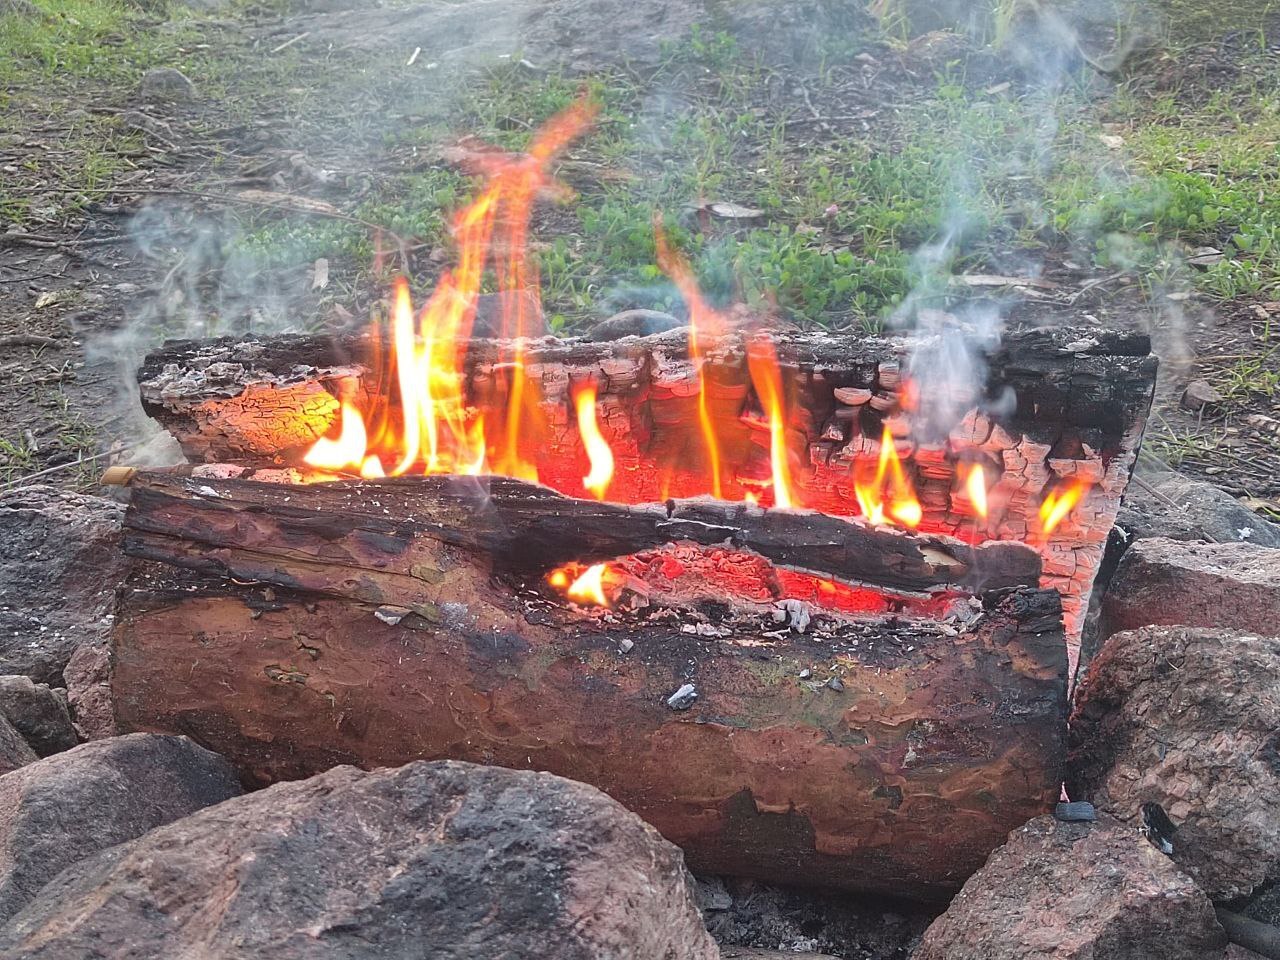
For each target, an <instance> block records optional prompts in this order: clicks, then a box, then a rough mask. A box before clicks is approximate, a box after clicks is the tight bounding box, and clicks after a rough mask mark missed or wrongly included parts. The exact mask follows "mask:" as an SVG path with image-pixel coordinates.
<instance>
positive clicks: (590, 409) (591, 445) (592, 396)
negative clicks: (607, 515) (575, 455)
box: [573, 383, 613, 500]
mask: <svg viewBox="0 0 1280 960" xmlns="http://www.w3.org/2000/svg"><path fill="white" fill-rule="evenodd" d="M573 403H574V406H575V407H576V408H577V413H578V433H579V434H581V435H582V445H583V446H584V447H585V448H586V451H587V459H588V460H589V461H590V463H591V470H590V472H588V473H587V475H586V476H585V477H583V478H582V486H583V487H584V488H586V489H587V490H589V491H590V492H591V494H592V496H594V497H595V498H596V499H597V500H603V499H604V498H605V494H606V493H607V492H608V490H609V484H610V483H612V482H613V451H612V450H611V449H609V443H608V441H607V440H605V438H604V435H603V434H601V433H600V424H599V422H598V420H597V416H596V385H595V384H594V383H588V384H585V385H583V386H582V387H580V388H579V389H578V390H577V391H576V392H575V394H574V397H573Z"/></svg>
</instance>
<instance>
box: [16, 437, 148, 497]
mask: <svg viewBox="0 0 1280 960" xmlns="http://www.w3.org/2000/svg"><path fill="white" fill-rule="evenodd" d="M132 449H133V447H125V448H124V449H123V450H104V451H102V453H95V454H94V455H93V456H92V457H77V458H76V459H75V460H68V461H67V462H66V463H60V464H58V465H57V466H56V467H46V468H45V469H43V470H39V471H37V472H35V473H32V474H28V475H27V476H25V477H16V478H15V479H13V480H10V481H8V482H6V483H0V490H2V491H8V490H16V489H17V488H18V487H20V486H22V485H23V484H24V483H30V482H31V481H32V480H39V479H40V478H41V477H47V476H49V474H51V473H58V472H59V471H61V470H70V469H71V468H72V467H79V466H82V465H84V464H86V463H93V461H95V460H101V459H102V458H103V457H110V456H115V455H117V454H125V453H129V452H130V451H131V450H132Z"/></svg>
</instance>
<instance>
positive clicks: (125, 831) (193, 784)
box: [0, 733, 241, 956]
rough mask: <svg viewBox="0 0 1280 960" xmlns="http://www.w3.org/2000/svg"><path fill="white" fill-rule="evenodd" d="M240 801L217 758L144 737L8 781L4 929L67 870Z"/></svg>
mask: <svg viewBox="0 0 1280 960" xmlns="http://www.w3.org/2000/svg"><path fill="white" fill-rule="evenodd" d="M240 792H241V790H240V783H239V781H238V780H237V779H236V775H235V771H234V770H232V768H231V765H230V764H229V763H227V762H226V761H225V760H223V759H222V758H221V757H219V756H218V755H217V754H215V753H210V752H209V751H208V750H205V749H204V748H203V747H198V746H196V745H195V744H194V743H192V742H191V741H190V740H188V739H187V738H186V737H162V736H158V735H156V734H150V733H135V734H130V735H129V736H127V737H117V738H115V739H112V740H98V741H95V742H93V743H85V744H81V745H80V746H78V747H75V748H73V749H71V750H68V751H66V752H65V753H59V754H55V755H54V756H52V757H48V758H46V759H44V760H39V761H37V762H35V763H32V764H30V765H28V766H25V767H23V768H21V769H20V770H16V771H14V772H13V773H8V774H5V775H4V776H3V777H0V921H4V920H8V919H9V918H10V917H12V916H13V915H14V914H16V913H17V912H18V911H19V910H21V909H22V908H23V907H24V906H26V904H27V902H28V901H29V900H30V899H31V898H32V897H33V896H35V895H36V893H37V892H38V891H39V890H40V889H41V888H42V887H43V886H44V885H45V884H46V883H48V882H49V881H50V880H52V879H53V878H54V877H55V876H57V875H58V872H59V871H61V870H62V869H63V868H64V867H67V866H70V865H71V864H73V863H77V862H79V861H81V860H84V859H85V858H87V857H91V856H92V855H93V854H96V853H98V852H99V851H100V850H105V849H106V848H108V847H113V846H115V845H116V844H119V843H124V842H125V841H126V840H132V839H133V838H134V837H138V836H141V835H142V834H144V833H146V832H147V831H148V830H152V829H154V828H155V827H158V826H161V825H163V824H166V823H172V822H173V821H174V820H178V819H180V818H182V817H185V816H187V815H188V814H192V813H194V812H195V811H197V810H199V809H201V808H202V807H207V806H209V805H210V804H214V803H221V802H222V801H223V800H226V799H228V798H230V797H235V796H239V794H240ZM0 955H6V956H7V954H5V953H4V951H2V950H0ZM59 955H60V956H66V954H59ZM153 955H154V956H160V954H159V953H157V954H153ZM45 956H51V954H45Z"/></svg>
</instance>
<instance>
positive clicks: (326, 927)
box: [0, 745, 718, 960]
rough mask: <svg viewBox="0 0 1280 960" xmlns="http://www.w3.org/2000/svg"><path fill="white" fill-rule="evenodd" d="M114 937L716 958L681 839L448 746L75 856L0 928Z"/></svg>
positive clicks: (288, 788) (69, 953)
mask: <svg viewBox="0 0 1280 960" xmlns="http://www.w3.org/2000/svg"><path fill="white" fill-rule="evenodd" d="M88 746H92V745H88ZM84 749H86V748H85V747H78V748H77V750H84ZM75 752H76V751H72V754H74V753H75ZM70 755H71V754H65V755H64V756H70ZM54 759H58V758H54ZM42 762H43V763H49V762H50V761H48V760H46V761H42ZM0 782H2V781H0ZM104 944H110V945H111V947H112V951H111V952H112V955H113V956H120V957H123V956H126V955H127V956H131V957H181V956H197V955H199V956H207V957H243V958H249V957H263V958H265V957H271V958H273V960H291V958H304V957H305V958H307V960H323V958H329V957H332V958H343V960H348V958H350V960H354V958H357V957H374V956H377V957H379V958H383V960H417V958H420V957H423V956H425V955H427V954H429V955H430V956H431V957H433V958H438V960H455V958H456V960H464V958H465V960H470V958H480V957H519V958H521V960H538V958H547V960H552V958H554V960H595V958H598V957H609V958H612V960H657V958H664V960H715V958H716V957H717V956H718V952H717V950H716V947H715V944H714V943H713V942H712V941H711V939H710V937H709V936H708V934H707V933H706V931H705V929H704V928H703V926H702V923H701V920H700V918H699V915H698V911H697V908H696V907H695V906H694V902H693V894H692V884H691V882H690V878H689V876H688V874H687V873H686V872H685V869H684V861H683V858H682V856H681V854H680V851H679V850H678V849H677V848H676V847H675V846H673V845H672V844H670V843H668V842H667V841H666V840H663V839H662V838H661V837H660V836H659V835H658V834H657V832H656V831H654V830H653V828H651V827H649V826H648V825H646V824H645V823H644V822H643V821H641V820H640V819H639V818H638V817H636V816H635V815H634V814H631V813H629V812H628V811H626V810H625V809H623V807H622V806H620V805H619V804H618V803H616V802H615V801H613V800H611V799H609V798H608V797H607V796H605V795H604V794H603V793H601V792H599V791H598V790H596V789H594V788H593V787H588V786H585V785H583V784H580V783H574V782H573V781H570V780H564V779H562V778H560V777H555V776H552V775H550V774H545V773H533V772H529V771H520V770H506V769H502V768H499V767H482V766H476V765H474V764H468V763H456V762H447V761H446V762H437V763H424V762H418V763H411V764H408V765H407V766H404V767H400V768H398V769H394V770H388V769H384V770H377V771H374V772H372V773H369V772H365V771H363V770H357V769H355V768H353V767H337V768H335V769H333V770H330V771H328V772H327V773H323V774H321V775H319V776H317V777H313V778H311V779H310V780H303V781H298V782H293V783H282V784H277V785H276V786H273V787H269V788H268V789H266V790H262V791H259V792H257V793H253V794H249V795H247V796H244V797H241V798H239V799H237V800H233V801H231V802H229V803H224V804H220V805H219V806H217V807H214V808H212V809H209V810H204V811H201V812H200V813H197V814H195V815H193V816H190V817H187V818H186V819H184V820H179V821H178V822H176V823H172V824H170V825H168V826H165V827H161V828H159V829H157V830H153V831H152V832H151V833H149V834H147V835H146V836H144V837H140V838H139V839H137V840H135V841H133V842H132V843H128V844H125V845H122V846H119V847H116V848H114V849H112V850H108V851H105V852H104V853H102V854H101V855H99V856H98V857H95V858H94V859H92V860H88V861H84V862H82V863H80V864H77V865H76V866H73V867H71V868H70V869H68V870H66V871H64V872H63V873H62V875H61V876H59V877H58V878H57V879H56V880H54V881H53V882H52V883H50V884H49V885H48V886H46V887H45V888H44V890H43V891H41V893H40V894H39V895H38V896H37V897H36V899H35V900H34V902H32V903H31V904H30V906H28V907H27V909H26V910H24V911H23V912H22V914H21V915H20V916H18V917H16V918H15V919H14V920H13V921H12V922H11V923H10V924H9V925H8V926H7V927H5V928H4V929H3V931H0V955H3V956H4V957H5V958H6V960H20V958H35V957H45V958H52V957H58V958H66V960H72V958H85V960H88V958H90V957H97V956H102V950H103V945H104Z"/></svg>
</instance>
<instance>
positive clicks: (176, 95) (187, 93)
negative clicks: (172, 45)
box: [138, 67, 196, 103]
mask: <svg viewBox="0 0 1280 960" xmlns="http://www.w3.org/2000/svg"><path fill="white" fill-rule="evenodd" d="M138 92H139V93H140V94H141V96H142V99H144V100H167V101H172V102H175V103H186V102H188V101H191V100H194V99H195V98H196V85H195V84H194V83H192V82H191V81H190V80H188V79H187V76H186V74H184V73H183V72H182V71H181V70H175V69H174V68H173V67H152V68H151V69H150V70H148V71H147V72H146V73H144V74H143V75H142V85H141V87H140V88H139V91H138Z"/></svg>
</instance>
